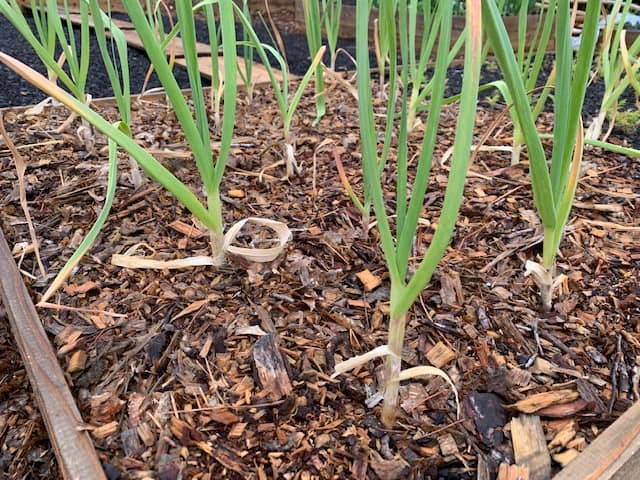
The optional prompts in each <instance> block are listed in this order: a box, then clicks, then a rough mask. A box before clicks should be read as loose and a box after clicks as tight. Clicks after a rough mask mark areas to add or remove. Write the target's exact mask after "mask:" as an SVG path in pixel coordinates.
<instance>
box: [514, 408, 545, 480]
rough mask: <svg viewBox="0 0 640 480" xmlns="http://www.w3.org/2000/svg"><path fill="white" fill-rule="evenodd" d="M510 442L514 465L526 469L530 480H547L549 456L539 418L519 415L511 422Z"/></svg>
mask: <svg viewBox="0 0 640 480" xmlns="http://www.w3.org/2000/svg"><path fill="white" fill-rule="evenodd" d="M511 440H512V441H513V453H514V455H515V457H516V464H517V465H520V466H525V467H527V468H528V470H529V478H530V479H531V480H548V479H549V478H550V477H551V456H550V455H549V450H548V449H547V441H546V439H545V437H544V431H543V430H542V423H541V422H540V417H538V416H537V415H520V416H519V417H515V418H514V419H513V420H511ZM505 478H509V477H505Z"/></svg>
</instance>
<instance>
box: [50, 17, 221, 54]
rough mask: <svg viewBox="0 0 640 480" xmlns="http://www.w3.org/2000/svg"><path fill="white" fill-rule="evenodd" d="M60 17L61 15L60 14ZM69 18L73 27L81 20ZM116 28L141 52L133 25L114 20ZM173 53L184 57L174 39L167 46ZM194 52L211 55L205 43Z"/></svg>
mask: <svg viewBox="0 0 640 480" xmlns="http://www.w3.org/2000/svg"><path fill="white" fill-rule="evenodd" d="M61 15H62V13H61ZM69 18H70V19H71V21H72V22H73V23H74V24H75V25H80V23H81V21H82V19H81V18H80V14H78V13H71V14H69ZM113 23H114V24H115V25H116V26H118V28H120V29H121V30H122V33H123V34H124V36H125V37H126V39H127V44H128V45H129V46H131V47H134V48H139V49H141V50H143V49H144V47H143V46H142V40H140V37H138V34H137V33H136V31H135V29H134V28H133V24H132V23H131V22H127V21H125V20H115V21H114V22H113ZM89 25H90V26H91V27H93V21H92V20H91V19H89ZM170 52H171V53H173V55H175V56H176V57H184V47H183V46H182V41H181V40H180V38H174V39H173V41H172V42H171V43H170V44H169V45H168V46H167V54H168V53H170ZM196 52H197V53H198V55H208V54H210V53H211V49H210V48H209V45H207V44H206V43H200V42H198V43H197V44H196Z"/></svg>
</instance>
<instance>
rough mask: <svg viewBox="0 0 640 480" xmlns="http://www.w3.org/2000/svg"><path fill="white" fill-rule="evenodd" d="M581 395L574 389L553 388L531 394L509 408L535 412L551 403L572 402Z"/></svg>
mask: <svg viewBox="0 0 640 480" xmlns="http://www.w3.org/2000/svg"><path fill="white" fill-rule="evenodd" d="M579 396H580V394H579V393H578V392H576V391H574V390H552V391H550V392H542V393H536V394H534V395H530V396H529V397H527V398H525V399H524V400H520V401H519V402H516V403H514V404H513V405H510V406H509V408H512V409H514V410H518V411H520V412H523V413H534V412H537V411H538V410H541V409H543V408H545V407H548V406H550V405H556V404H563V403H569V402H572V401H574V400H576V399H577V398H578V397H579Z"/></svg>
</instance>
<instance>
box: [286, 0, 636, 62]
mask: <svg viewBox="0 0 640 480" xmlns="http://www.w3.org/2000/svg"><path fill="white" fill-rule="evenodd" d="M376 17H377V14H376V13H375V12H373V13H372V15H371V18H370V21H369V39H370V41H373V34H374V25H373V22H374V19H375V18H376ZM502 19H503V21H504V23H505V27H506V30H507V33H508V34H509V39H510V40H511V44H512V45H513V48H514V50H516V51H517V49H518V40H519V39H518V17H517V16H507V17H502ZM295 21H296V27H297V29H299V30H301V31H304V30H305V24H304V10H303V8H302V0H296V7H295ZM416 22H417V23H416V43H417V44H419V43H420V42H421V41H422V31H423V29H424V26H423V21H422V17H420V16H418V18H417V20H416ZM537 22H538V15H528V16H527V25H528V27H527V36H526V39H525V42H526V45H529V43H530V42H531V40H532V39H533V37H534V35H535V30H536V24H537ZM464 27H465V17H463V16H457V15H456V16H454V17H453V24H452V31H451V45H452V46H453V44H454V43H455V42H456V40H457V39H458V37H459V36H460V35H462V32H463V30H464ZM338 35H339V36H340V38H348V39H352V38H355V37H356V7H355V5H343V6H342V15H341V18H340V31H339V34H338ZM436 44H437V42H436ZM629 44H630V43H629ZM553 48H554V35H553V34H552V35H551V39H550V40H549V45H548V46H547V50H548V51H553ZM434 51H435V47H434ZM463 53H464V48H463V49H462V50H461V52H460V53H459V55H462V54H463Z"/></svg>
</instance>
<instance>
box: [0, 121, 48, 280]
mask: <svg viewBox="0 0 640 480" xmlns="http://www.w3.org/2000/svg"><path fill="white" fill-rule="evenodd" d="M0 135H2V136H3V137H4V143H5V145H6V146H7V148H8V149H9V151H10V152H11V155H13V161H14V162H15V164H16V172H17V173H18V190H19V195H20V206H21V207H22V211H23V212H24V218H25V220H26V221H27V225H28V227H29V236H30V237H31V243H32V244H33V246H34V249H35V254H36V261H37V262H38V268H39V269H40V275H42V277H43V278H44V277H45V275H46V274H47V272H46V271H45V269H44V265H43V264H42V259H41V258H40V246H39V245H38V236H37V235H36V229H35V228H34V226H33V220H32V219H31V213H29V205H28V204H27V190H26V188H25V184H24V173H25V172H26V170H27V165H26V164H25V162H24V159H23V158H22V155H20V153H19V152H18V149H17V148H16V146H15V144H14V143H13V141H12V140H11V138H9V135H7V131H6V130H5V128H4V119H3V116H2V114H1V113H0Z"/></svg>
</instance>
